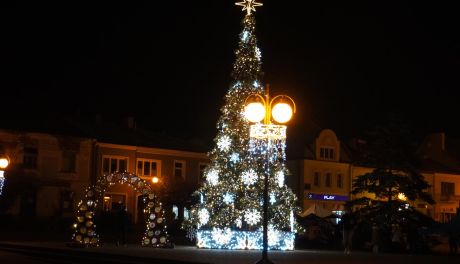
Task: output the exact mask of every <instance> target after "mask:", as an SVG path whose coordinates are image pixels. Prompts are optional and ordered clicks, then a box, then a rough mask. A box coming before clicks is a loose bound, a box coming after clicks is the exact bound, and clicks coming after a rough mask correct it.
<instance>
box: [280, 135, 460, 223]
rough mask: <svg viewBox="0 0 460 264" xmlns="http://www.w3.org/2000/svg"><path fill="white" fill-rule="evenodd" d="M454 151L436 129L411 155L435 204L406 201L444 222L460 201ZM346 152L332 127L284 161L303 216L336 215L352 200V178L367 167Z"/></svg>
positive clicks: (459, 162) (459, 166)
mask: <svg viewBox="0 0 460 264" xmlns="http://www.w3.org/2000/svg"><path fill="white" fill-rule="evenodd" d="M453 145H454V144H453ZM454 149H457V146H452V147H451V151H449V148H448V146H447V145H446V139H445V135H444V134H443V133H438V134H433V135H429V136H427V137H426V139H425V141H424V142H423V143H422V145H421V146H420V148H419V150H418V153H417V154H418V155H419V156H420V157H421V159H422V167H421V168H420V169H421V173H422V175H423V176H424V179H425V180H426V181H427V182H428V184H430V185H431V187H430V188H429V189H428V190H427V192H428V193H429V194H431V196H432V197H433V199H434V200H435V202H436V203H435V204H434V205H429V204H427V203H425V202H422V201H414V202H411V205H412V206H414V207H415V208H417V209H418V210H419V211H421V212H422V213H424V214H426V215H429V216H431V217H432V218H433V219H434V220H436V221H440V222H448V221H450V219H451V218H452V217H453V216H454V215H455V213H456V212H457V209H458V208H459V204H460V160H459V159H456V158H455V155H452V153H454V152H455V151H453V150H454ZM350 153H351V152H350V151H349V148H348V147H347V146H346V145H345V144H343V143H341V141H340V140H339V139H338V138H337V136H336V134H335V133H334V131H332V130H330V129H324V130H322V131H320V132H319V133H318V134H317V135H316V137H314V140H313V142H310V143H309V144H307V145H306V147H305V150H304V153H303V157H302V158H300V159H295V160H291V161H290V162H289V163H288V164H289V168H290V171H291V172H292V176H291V177H292V179H293V180H291V181H290V182H289V183H290V184H291V187H292V188H293V189H294V190H296V193H297V195H298V197H299V200H300V205H301V206H302V209H303V212H304V216H305V214H307V213H316V214H317V215H319V216H325V215H329V214H337V215H340V214H342V213H343V212H342V211H343V205H344V203H345V202H346V201H348V200H350V199H353V198H355V197H353V196H352V195H351V194H350V192H351V190H352V182H353V180H354V179H356V178H357V177H359V176H361V175H363V174H365V173H369V172H372V170H373V168H369V167H362V166H355V165H353V163H352V155H351V154H350Z"/></svg>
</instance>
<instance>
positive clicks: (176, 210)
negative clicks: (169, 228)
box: [172, 204, 179, 220]
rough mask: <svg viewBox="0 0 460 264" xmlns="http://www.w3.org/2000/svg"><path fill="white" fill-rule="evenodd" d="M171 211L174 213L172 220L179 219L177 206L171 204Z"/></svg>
mask: <svg viewBox="0 0 460 264" xmlns="http://www.w3.org/2000/svg"><path fill="white" fill-rule="evenodd" d="M172 212H173V215H174V220H177V219H179V207H177V205H175V204H173V206H172Z"/></svg>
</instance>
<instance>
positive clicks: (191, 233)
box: [185, 226, 197, 241]
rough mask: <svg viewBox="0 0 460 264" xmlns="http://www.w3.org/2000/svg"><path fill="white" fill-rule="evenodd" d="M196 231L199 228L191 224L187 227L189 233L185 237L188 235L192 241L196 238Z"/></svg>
mask: <svg viewBox="0 0 460 264" xmlns="http://www.w3.org/2000/svg"><path fill="white" fill-rule="evenodd" d="M196 233H197V229H196V228H194V227H192V226H191V227H189V228H187V234H186V235H185V237H187V238H188V239H190V241H192V240H194V239H195V238H196Z"/></svg>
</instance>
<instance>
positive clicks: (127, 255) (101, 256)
mask: <svg viewBox="0 0 460 264" xmlns="http://www.w3.org/2000/svg"><path fill="white" fill-rule="evenodd" d="M0 251H7V252H10V253H19V254H35V255H39V256H41V257H42V258H46V257H48V258H49V259H50V260H55V261H56V259H57V258H59V257H61V258H62V259H67V260H68V259H73V260H74V262H65V261H62V262H61V261H57V262H52V263H87V261H83V260H91V262H102V263H164V264H172V263H181V264H182V263H184V264H185V263H190V264H204V263H222V264H229V263H232V264H234V263H255V262H257V261H258V260H259V259H260V258H261V251H254V250H236V251H231V250H215V249H213V250H209V249H197V248H196V247H194V246H176V247H175V248H173V249H159V248H146V247H141V246H140V245H138V244H128V245H127V246H126V247H117V246H116V245H115V244H104V245H103V246H102V247H99V248H73V247H68V246H66V243H64V242H26V241H23V242H21V241H14V242H13V241H0ZM268 256H269V259H270V260H271V261H272V262H273V263H286V264H298V263H315V264H331V263H345V264H356V263H373V264H388V263H391V264H399V263H401V264H407V263H417V264H428V263H430V264H432V263H436V264H441V263H458V262H459V261H460V256H449V255H444V254H437V255H433V254H431V255H409V254H373V253H370V252H352V253H351V254H350V255H346V254H344V253H343V252H342V251H327V250H294V251H269V253H268ZM79 259H80V260H81V261H78V260H79ZM2 263H3V262H2Z"/></svg>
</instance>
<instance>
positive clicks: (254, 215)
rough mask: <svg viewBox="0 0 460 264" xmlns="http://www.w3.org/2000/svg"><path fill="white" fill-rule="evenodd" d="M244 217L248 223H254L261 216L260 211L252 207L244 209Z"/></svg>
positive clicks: (257, 221) (258, 220)
mask: <svg viewBox="0 0 460 264" xmlns="http://www.w3.org/2000/svg"><path fill="white" fill-rule="evenodd" d="M244 218H245V219H246V223H248V224H249V225H256V224H257V223H259V222H260V219H261V218H262V217H261V216H260V212H258V211H257V210H256V209H252V210H247V211H246V213H245V215H244Z"/></svg>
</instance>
